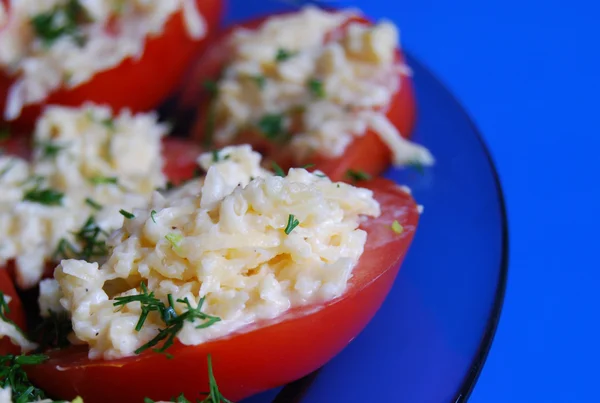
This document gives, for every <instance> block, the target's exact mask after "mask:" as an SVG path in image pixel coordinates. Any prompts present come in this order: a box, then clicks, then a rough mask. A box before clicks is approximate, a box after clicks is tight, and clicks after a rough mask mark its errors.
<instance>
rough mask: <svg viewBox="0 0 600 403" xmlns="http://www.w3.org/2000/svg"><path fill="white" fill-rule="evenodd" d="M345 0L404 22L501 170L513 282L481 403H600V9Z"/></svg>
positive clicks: (512, 2)
mask: <svg viewBox="0 0 600 403" xmlns="http://www.w3.org/2000/svg"><path fill="white" fill-rule="evenodd" d="M248 3H250V2H248ZM252 3H255V2H252ZM339 4H342V5H349V4H352V5H357V6H360V7H362V8H363V9H364V10H365V11H366V12H368V13H369V14H371V15H373V16H375V17H382V16H388V17H390V18H392V19H394V20H395V21H396V22H398V23H399V24H400V26H401V28H402V34H403V43H404V46H405V47H406V48H407V49H408V50H409V51H411V52H412V53H413V54H415V55H416V56H417V57H418V58H419V59H420V60H421V61H423V62H424V63H425V64H426V65H427V66H429V67H430V68H431V69H432V70H433V71H434V72H435V73H436V74H437V76H438V77H439V78H441V79H442V81H443V82H445V83H446V85H447V86H448V87H449V88H450V89H451V90H452V92H453V93H454V94H455V95H456V96H457V97H458V99H459V100H460V101H461V102H462V103H463V105H464V106H465V108H466V109H467V111H468V112H469V113H470V115H471V116H472V117H473V119H474V120H475V122H476V124H477V125H478V126H479V128H480V130H481V131H482V132H483V135H484V137H485V139H486V142H487V143H488V145H489V146H490V148H491V151H492V154H493V156H494V159H495V161H496V163H497V167H498V169H499V172H500V176H501V179H502V182H503V185H504V190H505V193H506V198H507V204H508V211H509V225H510V231H511V249H510V276H509V286H508V289H507V294H506V301H505V306H504V310H503V315H502V319H501V322H500V326H499V329H498V332H497V335H496V339H495V342H494V345H493V348H492V350H491V352H490V355H489V357H488V361H487V363H486V365H485V367H484V370H483V373H482V375H481V377H480V380H479V383H478V384H477V386H476V388H475V391H474V393H473V395H472V398H471V400H470V401H471V402H474V403H495V402H502V403H505V402H511V403H512V402H544V403H553V402H560V403H562V402H598V401H600V397H599V393H598V392H597V389H596V388H595V387H594V386H593V383H594V382H593V381H594V380H596V378H597V376H596V374H597V367H596V366H597V362H598V359H599V358H600V356H599V354H598V348H597V344H598V336H597V331H596V329H597V328H598V325H597V324H596V320H597V319H596V318H597V317H598V308H599V304H598V284H599V283H600V281H599V279H600V273H599V270H598V263H597V262H598V258H597V256H596V253H595V250H596V248H597V241H598V239H599V236H598V233H597V228H598V227H599V225H600V215H599V214H598V213H597V210H596V206H597V205H598V204H599V202H600V198H599V197H598V190H597V181H598V179H597V178H598V175H597V173H598V168H596V166H595V164H594V163H595V162H596V160H597V157H596V155H597V154H598V148H599V145H600V144H599V143H600V137H599V136H598V128H599V127H600V113H598V100H597V95H596V94H598V92H599V90H600V80H599V77H600V73H599V70H598V59H599V57H598V52H597V50H598V39H599V38H600V33H599V32H598V24H597V21H598V11H599V10H598V3H596V2H592V1H583V0H571V1H569V2H566V1H556V0H550V1H548V0H546V1H538V0H535V1H533V0H530V1H527V0H521V1H516V0H502V1H500V0H487V1H480V0H410V1H408V0H405V1H395V2H393V3H392V2H391V1H386V0H369V1H354V2H347V1H344V2H339ZM444 135H449V134H448V133H444V132H441V133H440V136H444ZM441 377H442V378H443V375H442V376H441ZM432 387H435V386H434V385H432ZM364 388H365V394H364V395H363V397H364V398H367V397H368V393H367V389H368V388H369V385H368V384H367V383H365V385H364Z"/></svg>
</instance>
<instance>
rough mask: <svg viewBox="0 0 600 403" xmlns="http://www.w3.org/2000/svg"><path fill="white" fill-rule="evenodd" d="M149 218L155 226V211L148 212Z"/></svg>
mask: <svg viewBox="0 0 600 403" xmlns="http://www.w3.org/2000/svg"><path fill="white" fill-rule="evenodd" d="M150 218H152V221H154V223H155V224H156V210H152V211H151V212H150Z"/></svg>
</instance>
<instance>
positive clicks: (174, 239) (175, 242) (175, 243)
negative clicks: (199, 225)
mask: <svg viewBox="0 0 600 403" xmlns="http://www.w3.org/2000/svg"><path fill="white" fill-rule="evenodd" d="M165 238H166V239H167V241H169V243H170V244H171V246H172V247H173V248H178V247H179V245H180V244H181V241H183V235H181V234H176V233H174V232H169V233H168V234H167V235H165Z"/></svg>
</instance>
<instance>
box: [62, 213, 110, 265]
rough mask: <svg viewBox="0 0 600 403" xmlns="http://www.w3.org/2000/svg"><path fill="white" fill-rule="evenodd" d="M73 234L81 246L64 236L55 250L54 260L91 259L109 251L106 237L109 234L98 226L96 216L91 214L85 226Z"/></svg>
mask: <svg viewBox="0 0 600 403" xmlns="http://www.w3.org/2000/svg"><path fill="white" fill-rule="evenodd" d="M72 234H73V235H74V236H75V240H76V241H77V242H78V243H79V246H80V247H77V246H75V245H73V244H72V243H71V242H69V241H68V240H67V239H65V238H62V239H61V240H60V241H59V243H58V246H57V248H56V251H55V252H54V255H53V258H54V260H60V259H80V260H90V259H91V258H93V257H102V256H105V255H106V254H107V253H108V248H107V246H106V238H107V237H108V235H109V234H108V232H106V231H104V230H103V229H102V228H100V227H99V226H98V224H97V223H96V221H95V218H94V216H90V217H89V218H88V219H87V221H86V222H85V223H84V224H83V226H82V227H81V228H80V229H79V230H78V231H77V232H73V233H72Z"/></svg>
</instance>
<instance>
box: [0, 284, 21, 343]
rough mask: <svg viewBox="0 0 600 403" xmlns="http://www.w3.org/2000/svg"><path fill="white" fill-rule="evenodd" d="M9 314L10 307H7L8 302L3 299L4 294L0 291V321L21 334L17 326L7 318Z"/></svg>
mask: <svg viewBox="0 0 600 403" xmlns="http://www.w3.org/2000/svg"><path fill="white" fill-rule="evenodd" d="M9 313H10V307H9V306H8V302H6V300H5V299H4V293H3V292H2V291H0V320H2V321H3V322H6V323H10V324H11V325H13V326H14V327H15V328H16V329H17V330H18V331H20V332H21V333H23V331H22V330H21V329H20V328H19V326H17V324H16V323H15V322H13V321H12V320H10V319H9V318H8V316H7V315H8V314H9Z"/></svg>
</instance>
